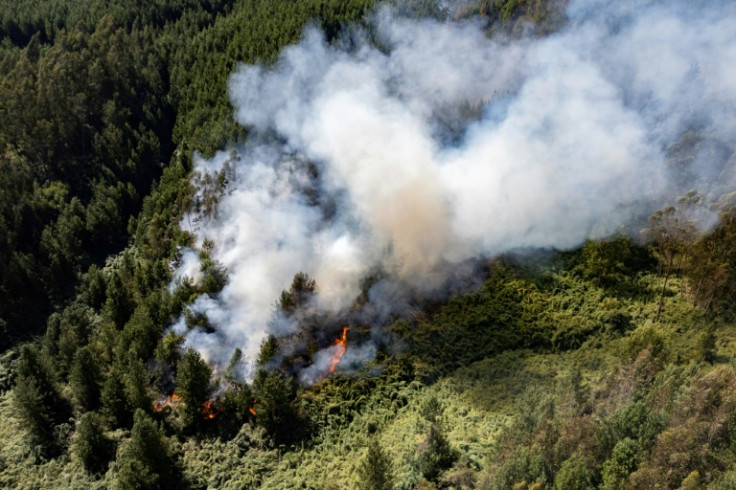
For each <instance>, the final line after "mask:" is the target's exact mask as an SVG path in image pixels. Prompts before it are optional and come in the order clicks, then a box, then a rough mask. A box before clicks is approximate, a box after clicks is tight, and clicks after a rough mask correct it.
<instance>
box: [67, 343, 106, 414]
mask: <svg viewBox="0 0 736 490" xmlns="http://www.w3.org/2000/svg"><path fill="white" fill-rule="evenodd" d="M99 379H100V370H99V368H98V367H97V362H96V361H95V359H94V356H93V355H92V351H91V350H90V348H89V347H82V348H81V349H79V350H77V353H76V354H75V356H74V361H73V362H72V367H71V370H70V372H69V385H70V386H71V389H72V395H73V396H74V402H75V403H76V404H77V406H78V407H79V409H80V410H82V411H89V410H95V409H97V407H98V406H99V404H100V387H99V385H98V384H97V383H98V380H99Z"/></svg>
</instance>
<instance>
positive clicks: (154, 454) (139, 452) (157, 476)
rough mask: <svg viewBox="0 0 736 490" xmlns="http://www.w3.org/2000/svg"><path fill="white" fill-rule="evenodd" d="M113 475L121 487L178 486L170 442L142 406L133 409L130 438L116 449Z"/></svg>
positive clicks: (125, 488) (151, 487)
mask: <svg viewBox="0 0 736 490" xmlns="http://www.w3.org/2000/svg"><path fill="white" fill-rule="evenodd" d="M117 478H118V479H117V487H118V488H120V489H124V490H128V489H159V488H161V489H164V488H172V489H174V488H180V485H181V483H180V479H179V474H178V468H177V463H176V458H175V454H174V451H173V449H172V447H171V443H170V442H169V440H168V439H167V438H166V436H165V435H164V433H163V431H162V430H161V428H160V427H159V426H158V424H156V423H155V422H154V421H153V420H151V418H150V417H149V416H148V415H146V413H145V412H143V411H142V410H137V411H136V412H135V416H134V421H133V429H132V430H131V433H130V440H129V441H128V442H127V443H126V444H125V445H124V446H123V447H122V449H121V450H120V452H119V453H118V461H117Z"/></svg>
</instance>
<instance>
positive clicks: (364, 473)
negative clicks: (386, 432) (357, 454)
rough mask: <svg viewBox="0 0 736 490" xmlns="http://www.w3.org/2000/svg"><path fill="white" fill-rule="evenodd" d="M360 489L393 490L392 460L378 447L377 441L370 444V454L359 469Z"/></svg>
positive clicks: (374, 440) (373, 440)
mask: <svg viewBox="0 0 736 490" xmlns="http://www.w3.org/2000/svg"><path fill="white" fill-rule="evenodd" d="M358 478H359V483H358V488H360V489H361V490H391V489H392V488H394V484H393V480H392V478H391V460H390V459H389V457H388V455H387V454H386V452H385V451H384V450H383V449H382V448H381V446H379V445H378V440H377V439H375V438H374V439H372V440H371V442H370V443H369V444H368V454H366V457H365V459H364V460H363V462H362V463H361V465H360V466H359V467H358Z"/></svg>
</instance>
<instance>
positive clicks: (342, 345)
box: [330, 327, 350, 373]
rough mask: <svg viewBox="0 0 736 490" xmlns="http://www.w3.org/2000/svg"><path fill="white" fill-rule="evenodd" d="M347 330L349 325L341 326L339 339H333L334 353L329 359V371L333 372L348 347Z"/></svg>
mask: <svg viewBox="0 0 736 490" xmlns="http://www.w3.org/2000/svg"><path fill="white" fill-rule="evenodd" d="M348 330H350V327H342V335H341V336H340V338H339V339H336V340H335V346H336V347H337V349H335V354H334V355H333V356H332V359H330V372H331V373H332V372H335V366H337V364H338V363H339V362H340V359H342V356H343V355H344V354H345V349H347V347H348Z"/></svg>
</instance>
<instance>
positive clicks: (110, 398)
mask: <svg viewBox="0 0 736 490" xmlns="http://www.w3.org/2000/svg"><path fill="white" fill-rule="evenodd" d="M100 400H101V404H102V410H101V413H102V415H103V416H104V417H105V418H106V419H107V421H108V424H110V426H111V427H127V426H129V425H130V423H132V420H133V418H132V416H131V415H132V411H130V410H129V408H128V400H127V397H126V394H125V383H124V382H123V376H122V374H121V373H120V370H119V369H118V368H116V367H113V368H112V370H111V371H110V374H109V375H108V376H107V379H106V380H105V384H104V385H103V386H102V394H101V395H100Z"/></svg>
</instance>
